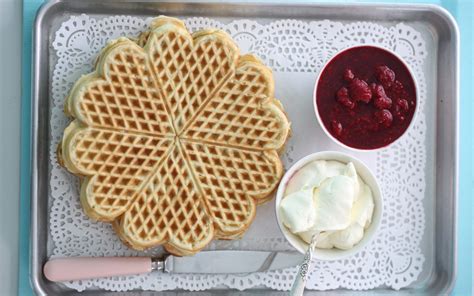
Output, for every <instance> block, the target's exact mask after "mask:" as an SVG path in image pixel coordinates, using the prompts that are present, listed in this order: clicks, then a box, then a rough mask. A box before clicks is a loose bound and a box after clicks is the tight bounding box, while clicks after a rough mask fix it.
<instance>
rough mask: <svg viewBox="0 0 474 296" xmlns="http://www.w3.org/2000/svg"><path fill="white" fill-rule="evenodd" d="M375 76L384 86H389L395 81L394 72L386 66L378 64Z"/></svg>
mask: <svg viewBox="0 0 474 296" xmlns="http://www.w3.org/2000/svg"><path fill="white" fill-rule="evenodd" d="M375 77H377V80H378V81H380V83H382V85H383V86H384V87H386V88H390V86H392V83H393V82H394V81H395V72H393V71H392V69H390V68H389V67H387V66H378V67H376V68H375Z"/></svg>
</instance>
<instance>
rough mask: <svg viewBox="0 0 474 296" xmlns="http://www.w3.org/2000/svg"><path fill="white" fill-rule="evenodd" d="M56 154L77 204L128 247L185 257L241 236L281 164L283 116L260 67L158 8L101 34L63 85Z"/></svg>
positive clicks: (215, 34)
mask: <svg viewBox="0 0 474 296" xmlns="http://www.w3.org/2000/svg"><path fill="white" fill-rule="evenodd" d="M65 112H66V113H67V114H69V115H71V116H72V117H74V118H75V119H74V120H73V121H72V122H71V124H70V125H69V126H68V127H67V128H66V129H65V131H64V135H63V139H62V142H61V144H60V146H59V150H58V152H59V153H58V155H59V160H60V163H61V164H62V165H63V166H65V167H66V168H67V169H68V170H69V171H70V172H72V173H74V174H76V175H79V176H81V177H82V185H81V195H80V196H81V203H82V206H83V207H84V210H85V212H86V213H87V214H88V215H89V216H90V217H92V218H94V219H96V220H101V221H113V222H114V223H113V225H114V228H115V230H116V231H117V233H118V234H119V235H120V237H121V238H122V240H123V241H124V242H126V243H127V244H128V245H130V246H131V247H133V248H135V249H139V250H140V249H144V248H149V247H152V246H156V245H160V244H163V245H164V246H165V248H166V249H167V250H168V251H170V252H171V253H174V254H177V255H190V254H193V253H195V252H197V251H199V250H200V249H202V248H204V247H205V246H206V245H207V244H208V243H209V242H210V241H211V240H212V239H213V238H214V237H216V238H221V239H233V238H236V237H239V236H240V235H242V234H243V233H244V232H245V230H246V229H247V228H248V227H249V225H250V223H251V222H252V220H253V218H254V216H255V210H256V205H257V204H258V203H261V202H264V201H266V200H268V199H269V198H271V193H272V191H273V190H274V189H275V187H276V186H277V184H278V182H279V180H280V178H281V176H282V173H283V169H282V165H281V161H280V159H279V157H278V154H277V151H279V150H280V149H281V148H282V147H283V145H284V143H285V142H286V139H287V137H288V133H289V129H290V128H289V123H288V120H287V118H286V116H285V114H284V112H283V109H282V107H281V105H280V103H279V102H278V101H277V100H276V99H275V98H274V83H273V77H272V74H271V71H270V70H269V69H268V68H267V67H265V66H264V65H263V64H262V63H261V62H260V61H259V60H258V59H257V58H255V57H254V56H252V55H245V56H239V50H238V48H237V46H236V45H235V44H234V42H233V40H232V39H231V38H230V36H228V35H227V34H226V33H224V32H222V31H219V30H202V31H198V32H196V33H194V34H192V35H191V34H190V33H189V32H188V31H187V30H186V28H185V26H184V24H183V23H182V22H181V21H180V20H178V19H174V18H168V17H158V18H156V19H155V20H154V21H153V22H152V25H151V30H150V31H148V32H145V33H144V34H142V35H141V36H140V38H139V41H138V43H136V42H133V41H131V40H129V39H127V38H119V39H117V40H114V41H111V42H109V44H108V45H107V46H106V47H105V48H104V49H103V50H102V52H101V54H100V57H99V59H98V62H97V66H96V70H95V71H94V72H93V73H91V74H88V75H85V76H83V77H82V78H81V79H79V80H78V81H77V82H76V84H75V85H74V87H73V89H72V90H71V93H70V95H69V97H68V98H67V100H66V103H65Z"/></svg>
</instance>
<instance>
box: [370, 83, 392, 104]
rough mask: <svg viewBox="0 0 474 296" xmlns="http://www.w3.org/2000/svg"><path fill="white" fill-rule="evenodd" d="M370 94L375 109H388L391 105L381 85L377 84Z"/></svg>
mask: <svg viewBox="0 0 474 296" xmlns="http://www.w3.org/2000/svg"><path fill="white" fill-rule="evenodd" d="M372 94H373V97H374V105H375V107H376V108H377V109H389V108H390V107H392V100H391V99H390V98H389V97H388V96H387V94H386V93H385V90H384V88H383V86H382V85H380V84H377V85H376V86H375V88H374V91H373V93H372Z"/></svg>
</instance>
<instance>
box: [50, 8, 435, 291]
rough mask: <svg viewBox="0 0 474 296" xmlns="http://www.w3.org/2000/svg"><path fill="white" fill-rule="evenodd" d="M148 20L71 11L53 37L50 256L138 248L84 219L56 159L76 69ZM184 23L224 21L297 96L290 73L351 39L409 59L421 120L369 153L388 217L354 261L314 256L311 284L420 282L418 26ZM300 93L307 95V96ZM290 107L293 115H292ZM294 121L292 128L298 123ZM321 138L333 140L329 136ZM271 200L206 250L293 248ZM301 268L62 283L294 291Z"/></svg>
mask: <svg viewBox="0 0 474 296" xmlns="http://www.w3.org/2000/svg"><path fill="white" fill-rule="evenodd" d="M149 21H150V19H143V18H138V17H130V16H113V17H106V18H93V17H89V16H87V15H81V16H78V17H76V16H72V17H70V18H69V19H68V20H66V21H65V22H63V23H62V25H61V26H60V28H59V29H58V31H57V32H56V34H55V37H54V41H53V49H54V51H55V54H56V58H57V61H56V63H55V66H54V72H53V77H52V110H51V118H52V119H51V147H50V161H51V184H50V185H51V199H50V207H51V210H50V225H49V227H50V229H49V231H50V234H51V237H52V242H53V244H52V250H53V253H52V256H54V257H62V256H105V255H107V256H123V255H137V254H140V253H138V252H136V251H133V250H130V249H128V248H127V247H125V246H124V245H123V244H122V243H121V242H120V240H119V239H118V238H117V236H116V235H115V234H114V232H113V230H112V228H111V227H110V225H108V224H104V223H99V222H93V221H91V220H90V219H89V218H87V216H85V214H84V213H83V211H82V208H81V206H80V204H79V189H78V188H79V183H78V179H77V178H76V177H74V176H73V175H71V174H69V173H68V172H66V171H65V170H64V169H63V168H61V167H60V166H59V165H58V163H57V160H56V146H57V144H58V142H59V140H60V138H61V135H62V132H63V130H64V128H65V126H66V125H67V123H68V121H69V120H68V119H67V118H66V116H65V115H64V113H63V102H64V99H65V97H66V95H67V93H68V91H69V90H70V88H71V87H72V85H73V83H74V82H75V81H76V80H77V79H78V78H79V77H80V75H82V74H85V73H87V72H90V71H91V70H92V67H93V63H94V60H95V57H96V55H97V54H98V52H99V50H100V49H101V48H102V47H103V46H104V45H105V44H106V42H107V41H108V40H110V39H112V38H117V37H119V36H136V35H137V34H138V33H139V32H141V31H143V30H145V29H146V28H147V24H148V23H149ZM185 22H186V24H187V26H188V28H189V29H190V30H191V31H196V30H198V29H201V28H206V27H217V28H221V29H223V30H225V31H227V32H228V33H229V34H230V35H231V36H232V37H233V38H234V40H235V41H236V42H237V43H238V44H239V46H240V49H241V51H242V52H243V53H244V52H249V51H250V52H252V53H255V54H256V55H258V56H259V57H261V58H262V59H263V60H264V62H265V63H266V64H267V65H268V66H270V67H271V68H272V69H273V71H274V73H275V76H276V80H277V81H276V92H277V95H278V93H279V87H281V88H283V87H284V88H285V89H287V91H286V92H284V91H281V92H282V93H285V94H287V93H288V92H290V93H292V92H291V87H292V85H291V84H292V83H298V82H294V81H295V80H298V79H294V77H295V76H296V75H300V76H302V77H303V78H304V77H308V75H309V77H310V78H311V77H316V74H317V73H318V72H319V70H320V69H321V67H322V65H323V64H324V62H325V61H327V60H328V59H329V58H330V57H331V56H333V55H334V54H335V53H336V52H338V51H339V50H341V49H343V48H346V47H349V46H351V45H356V44H361V43H363V44H377V45H380V46H383V47H386V48H389V49H392V50H394V51H395V52H397V53H398V54H399V55H400V56H402V57H403V58H404V59H405V60H406V61H407V62H408V64H409V65H410V66H411V68H412V70H413V71H414V73H415V75H416V78H417V81H418V91H419V100H420V101H419V104H420V109H419V113H418V115H417V117H416V122H415V125H414V126H413V128H412V129H411V130H410V131H409V133H408V134H407V135H406V136H404V137H403V138H402V139H401V140H400V141H399V142H398V143H397V144H395V145H393V146H391V147H390V148H389V149H386V150H384V151H382V152H374V153H373V154H369V157H370V160H371V162H372V164H371V166H372V168H373V169H375V171H376V175H377V178H378V179H379V181H380V183H381V185H382V191H383V195H384V209H383V211H384V215H383V218H382V225H381V228H380V231H379V232H378V234H377V236H376V238H375V239H374V241H373V242H372V243H371V244H370V245H368V246H367V247H366V248H365V249H364V250H363V251H362V252H360V253H358V254H357V255H355V256H353V257H351V258H349V259H346V260H340V261H330V262H329V261H328V262H324V261H315V263H314V267H313V270H312V271H311V272H310V275H309V280H308V284H307V288H309V289H317V290H328V289H336V288H346V289H353V290H364V289H371V288H375V287H378V286H381V285H385V286H388V287H391V288H393V289H400V288H402V287H406V286H407V285H409V284H410V283H412V282H414V281H415V280H416V279H417V277H418V276H419V274H420V272H421V270H422V266H423V262H424V260H425V258H424V255H423V254H422V252H421V248H420V244H421V240H422V236H423V233H424V229H425V213H424V208H423V198H424V196H425V184H426V182H425V177H426V175H425V174H426V170H425V166H426V149H425V146H424V145H425V143H426V122H425V117H426V116H425V111H424V110H425V103H426V83H425V77H424V73H423V70H422V69H423V63H424V62H425V58H426V49H425V42H424V40H423V39H422V37H421V35H420V34H419V32H417V31H416V30H415V29H414V28H412V27H410V26H407V25H405V24H397V25H394V26H388V27H387V26H381V25H378V24H375V23H369V22H354V23H347V24H342V23H339V22H333V21H328V20H325V21H316V22H302V21H297V20H281V21H275V22H271V23H268V24H260V23H257V22H255V21H251V20H235V21H232V22H230V23H221V22H219V21H216V20H213V19H209V18H188V19H185ZM304 75H307V76H304ZM292 77H293V79H292ZM278 80H283V81H282V82H284V83H280V84H279V81H278ZM302 81H304V79H303V80H302ZM309 81H311V80H309ZM300 83H301V82H300ZM283 84H284V85H283ZM306 87H312V85H311V86H309V85H308V86H306ZM288 89H289V91H288ZM295 92H296V87H295ZM303 95H305V96H309V97H311V94H310V93H306V94H303ZM279 99H281V100H282V102H283V104H284V105H285V106H287V105H288V104H289V103H290V102H291V100H295V99H298V98H297V97H295V98H292V97H279ZM311 108H312V107H311ZM311 108H310V109H311ZM289 111H291V110H289ZM289 114H290V119H292V118H291V112H289ZM292 120H293V121H295V120H296V119H294V118H293V119H292ZM294 123H295V122H294ZM293 127H294V129H295V128H296V127H295V125H294V126H293ZM294 133H295V134H296V133H298V131H295V130H294ZM295 138H296V139H295ZM297 141H298V137H297V135H294V136H293V138H292V139H291V140H290V143H289V145H288V147H287V152H286V154H285V157H284V158H285V159H284V161H285V163H286V165H287V166H288V165H290V164H291V163H293V162H294V161H296V160H297V159H296V158H297V157H300V155H298V153H297V150H298V149H299V148H298V147H299V146H298V145H295V142H297ZM325 141H330V140H329V139H328V138H326V139H325ZM272 207H273V205H272V203H268V204H266V205H264V206H262V207H261V208H260V209H259V210H258V213H257V221H255V223H254V225H252V227H251V229H250V230H249V233H247V235H246V236H245V237H244V238H243V239H242V240H239V241H230V242H222V241H217V242H213V243H212V244H211V245H210V246H209V248H210V249H273V250H286V249H291V248H290V246H289V245H288V244H287V243H286V241H285V239H284V238H283V236H282V235H281V234H280V232H279V231H278V229H277V225H276V221H275V217H274V214H273V210H272ZM256 225H257V226H256ZM159 252H161V249H160V248H158V249H155V250H150V251H148V254H153V253H159ZM141 254H143V253H141ZM295 273H296V268H289V269H285V270H278V271H269V272H263V273H253V274H249V275H170V274H165V275H164V274H159V273H151V274H147V275H140V276H128V277H116V278H107V279H95V280H85V281H74V282H67V283H65V284H66V285H67V286H68V287H70V288H73V289H76V290H78V291H82V290H84V289H87V288H90V287H94V288H100V289H106V290H113V291H126V290H132V289H144V290H155V291H162V290H169V289H185V290H192V291H197V290H205V289H210V288H213V287H228V288H232V289H239V290H244V289H248V288H251V287H256V286H265V287H268V288H271V289H276V290H288V289H289V288H290V286H291V283H292V281H293V275H294V274H295Z"/></svg>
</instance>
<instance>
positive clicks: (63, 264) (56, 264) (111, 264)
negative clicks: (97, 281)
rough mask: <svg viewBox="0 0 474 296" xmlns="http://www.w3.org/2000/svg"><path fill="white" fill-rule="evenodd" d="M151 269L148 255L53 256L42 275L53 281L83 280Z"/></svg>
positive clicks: (130, 273)
mask: <svg viewBox="0 0 474 296" xmlns="http://www.w3.org/2000/svg"><path fill="white" fill-rule="evenodd" d="M150 271H151V258H149V257H76V258H54V259H51V260H49V261H48V262H46V264H45V265H44V267H43V272H44V276H45V277H46V278H47V279H48V280H50V281H53V282H62V281H73V280H84V279H91V278H99V277H109V276H118V275H132V274H140V273H148V272H150Z"/></svg>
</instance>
